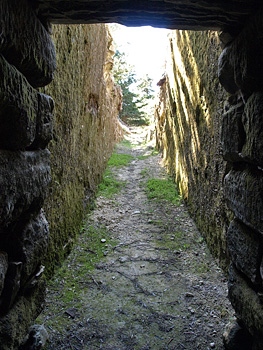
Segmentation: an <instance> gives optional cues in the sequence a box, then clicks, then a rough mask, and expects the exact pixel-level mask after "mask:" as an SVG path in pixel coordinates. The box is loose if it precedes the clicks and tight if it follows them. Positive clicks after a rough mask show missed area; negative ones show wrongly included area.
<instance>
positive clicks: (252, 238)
mask: <svg viewBox="0 0 263 350" xmlns="http://www.w3.org/2000/svg"><path fill="white" fill-rule="evenodd" d="M227 244H228V250H229V252H230V255H231V260H232V261H233V263H234V264H235V266H236V267H237V268H238V269H239V270H240V271H241V272H243V273H244V274H245V275H246V276H247V277H248V278H249V279H250V280H251V282H252V283H254V284H260V283H261V278H260V264H261V260H262V255H263V252H262V247H261V238H260V237H259V235H258V234H256V233H255V232H253V231H252V230H251V229H249V228H248V227H247V226H245V225H243V224H242V223H241V222H239V221H238V220H233V221H232V222H231V223H230V226H229V228H228V231H227Z"/></svg>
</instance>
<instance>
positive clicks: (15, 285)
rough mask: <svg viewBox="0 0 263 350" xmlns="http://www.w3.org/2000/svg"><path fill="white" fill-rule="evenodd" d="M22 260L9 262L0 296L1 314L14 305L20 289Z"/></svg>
mask: <svg viewBox="0 0 263 350" xmlns="http://www.w3.org/2000/svg"><path fill="white" fill-rule="evenodd" d="M21 270H22V262H21V261H18V262H17V261H15V262H10V263H9V264H8V269H7V274H6V278H5V283H4V289H3V292H2V295H1V297H0V315H3V314H4V313H6V312H7V311H8V310H9V309H10V308H11V306H12V305H13V303H14V301H15V298H16V297H17V294H18V292H19V290H20V286H21V284H20V282H21Z"/></svg>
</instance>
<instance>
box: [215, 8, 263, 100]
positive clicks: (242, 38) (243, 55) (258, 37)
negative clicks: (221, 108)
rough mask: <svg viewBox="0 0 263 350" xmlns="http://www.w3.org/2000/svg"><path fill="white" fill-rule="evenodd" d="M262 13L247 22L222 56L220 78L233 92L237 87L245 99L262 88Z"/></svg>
mask: <svg viewBox="0 0 263 350" xmlns="http://www.w3.org/2000/svg"><path fill="white" fill-rule="evenodd" d="M262 30H263V10H262V9H261V10H259V11H258V12H257V14H256V15H255V16H254V17H253V18H252V19H251V20H250V21H249V23H248V24H247V25H246V27H245V28H244V29H243V30H242V31H241V32H240V34H239V35H238V36H237V37H236V39H235V40H234V41H233V42H232V43H231V44H230V45H229V46H227V47H226V48H225V49H224V51H223V53H222V54H221V59H220V60H219V62H221V64H220V67H221V69H219V79H220V82H221V84H222V85H223V86H224V88H225V89H226V90H227V91H228V92H230V93H234V92H236V91H237V89H236V86H237V87H238V89H239V90H241V91H242V93H243V94H244V95H245V96H249V95H250V94H251V93H252V92H253V91H257V90H260V89H262V88H263V72H262V69H261V65H262V61H263V39H262Z"/></svg>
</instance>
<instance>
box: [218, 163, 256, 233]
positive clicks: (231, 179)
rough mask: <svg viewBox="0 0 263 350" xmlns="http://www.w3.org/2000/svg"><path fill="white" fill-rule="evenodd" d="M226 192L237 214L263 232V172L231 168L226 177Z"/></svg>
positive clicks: (228, 202) (226, 196)
mask: <svg viewBox="0 0 263 350" xmlns="http://www.w3.org/2000/svg"><path fill="white" fill-rule="evenodd" d="M224 194H225V198H226V201H227V204H228V206H229V208H230V209H231V210H232V211H233V212H234V214H235V216H236V217H237V218H238V219H239V220H241V221H243V222H244V223H245V224H246V225H248V226H250V227H251V228H253V229H254V230H256V231H259V232H261V233H263V172H262V171H260V170H254V171H253V170H251V169H244V170H231V171H230V172H229V173H228V174H227V175H226V176H225V179H224Z"/></svg>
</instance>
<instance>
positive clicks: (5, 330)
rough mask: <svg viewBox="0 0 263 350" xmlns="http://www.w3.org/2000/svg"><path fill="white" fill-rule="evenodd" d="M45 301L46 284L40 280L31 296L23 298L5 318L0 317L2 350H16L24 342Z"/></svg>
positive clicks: (20, 298) (19, 299)
mask: <svg viewBox="0 0 263 350" xmlns="http://www.w3.org/2000/svg"><path fill="white" fill-rule="evenodd" d="M44 301H45V282H44V281H42V280H40V281H39V283H38V285H37V286H36V287H35V288H34V290H32V291H31V293H30V294H29V295H26V296H21V297H19V298H18V300H17V301H16V302H15V304H14V305H13V307H12V309H11V310H9V312H8V314H7V315H5V316H2V317H1V316H0V344H1V350H15V349H17V348H18V347H19V345H20V344H21V343H22V341H23V340H24V338H25V336H26V334H27V331H28V329H29V327H30V326H31V325H32V320H35V319H36V317H37V316H38V315H39V314H40V312H41V311H42V309H43V305H44Z"/></svg>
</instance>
